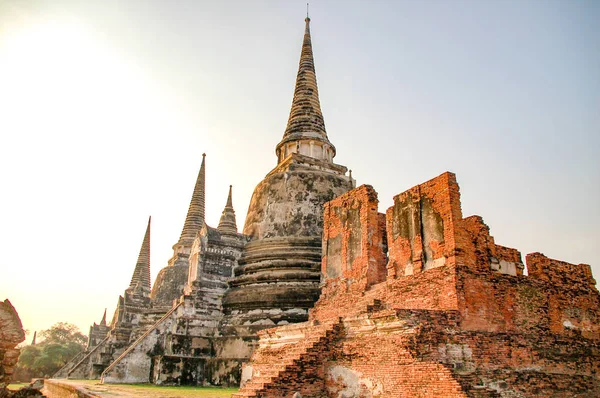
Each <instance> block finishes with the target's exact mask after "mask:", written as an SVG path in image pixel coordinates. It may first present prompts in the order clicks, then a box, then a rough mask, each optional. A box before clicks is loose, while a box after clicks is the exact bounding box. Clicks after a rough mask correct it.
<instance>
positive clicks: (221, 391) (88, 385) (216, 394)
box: [60, 380, 238, 398]
mask: <svg viewBox="0 0 600 398" xmlns="http://www.w3.org/2000/svg"><path fill="white" fill-rule="evenodd" d="M60 381H61V382H66V383H69V384H75V385H77V386H80V387H84V388H85V389H87V390H89V391H91V392H93V393H96V394H98V395H102V396H103V397H104V396H106V397H109V396H114V397H132V398H133V397H135V398H138V397H139V398H141V397H144V398H187V397H199V398H222V397H228V398H229V397H230V396H231V394H233V393H235V392H237V391H238V389H237V388H221V387H191V386H181V387H174V386H169V387H162V386H156V385H153V384H100V382H99V381H98V380H60Z"/></svg>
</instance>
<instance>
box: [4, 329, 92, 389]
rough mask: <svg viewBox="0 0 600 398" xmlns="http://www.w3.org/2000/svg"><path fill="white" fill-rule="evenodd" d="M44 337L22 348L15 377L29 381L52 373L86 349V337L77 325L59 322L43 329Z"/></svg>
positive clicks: (41, 335) (42, 335) (41, 334)
mask: <svg viewBox="0 0 600 398" xmlns="http://www.w3.org/2000/svg"><path fill="white" fill-rule="evenodd" d="M39 336H40V337H41V338H42V339H43V340H42V341H41V342H40V343H38V344H36V345H28V346H25V347H23V348H22V349H21V355H20V356H19V362H18V363H17V368H16V372H15V376H16V377H15V378H16V379H18V380H23V381H27V380H29V379H31V378H34V377H44V376H46V375H52V374H54V373H56V372H57V371H58V370H59V369H60V368H62V367H63V366H64V365H65V364H66V363H67V362H69V361H70V360H71V358H73V357H74V356H75V355H77V354H79V353H80V352H81V351H83V350H84V349H85V343H86V341H87V339H86V337H85V336H84V335H83V334H81V332H80V331H79V329H78V328H77V326H75V325H71V324H70V323H66V322H59V323H57V324H55V325H53V326H52V327H50V329H47V330H44V331H42V332H41V333H40V334H39Z"/></svg>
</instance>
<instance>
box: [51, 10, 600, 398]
mask: <svg viewBox="0 0 600 398" xmlns="http://www.w3.org/2000/svg"><path fill="white" fill-rule="evenodd" d="M275 155H276V159H277V163H276V165H275V167H274V168H273V170H271V171H270V172H269V173H268V174H267V175H266V176H265V178H264V179H263V180H262V181H261V182H260V183H258V185H257V186H256V188H255V191H254V193H253V196H252V199H251V202H250V206H249V209H248V213H247V217H246V222H245V226H244V228H243V231H242V233H239V232H238V229H237V224H236V217H235V211H234V208H233V204H232V203H233V202H232V188H231V187H230V189H229V192H228V196H227V199H226V201H225V202H226V204H225V207H224V210H223V213H222V215H221V219H220V222H219V225H218V226H217V227H216V228H214V227H211V226H209V225H207V224H206V222H205V206H204V200H205V195H206V191H205V175H206V172H207V164H206V158H205V155H203V156H202V160H201V166H200V171H199V173H198V177H197V179H196V182H195V185H194V190H193V194H192V199H191V202H190V206H189V210H188V213H187V216H186V219H185V222H184V226H183V229H182V232H181V236H180V238H179V240H178V241H177V243H176V244H175V245H173V257H172V258H171V259H170V260H169V262H168V265H167V266H166V267H164V268H163V269H161V270H160V272H159V274H158V277H157V279H156V281H155V282H154V285H153V286H151V284H150V220H149V222H148V226H147V228H146V232H145V235H144V238H143V240H142V246H141V249H140V254H139V258H138V261H137V264H136V266H135V268H134V272H133V276H132V279H131V282H130V284H129V287H127V288H126V289H125V291H124V293H123V295H122V296H120V297H119V298H118V304H117V309H116V311H115V313H114V316H113V318H112V321H111V322H110V323H107V319H106V314H104V317H103V318H102V321H100V323H99V324H94V325H93V326H92V327H91V328H90V338H89V343H88V347H87V349H86V351H85V352H83V353H82V354H80V355H79V356H78V357H77V358H75V359H74V360H73V361H71V362H70V363H69V364H67V365H66V366H65V367H64V368H63V369H61V371H60V372H59V373H58V375H56V376H58V377H70V378H92V379H93V378H101V379H102V380H103V382H106V383H144V382H151V383H155V384H175V385H224V386H230V385H239V384H240V382H241V383H242V386H243V387H242V389H241V390H240V392H239V393H238V394H236V396H237V397H292V396H294V395H295V394H299V395H300V396H302V397H305V398H306V397H322V396H330V397H342V396H343V397H396V396H397V397H401V396H402V397H404V396H407V397H408V396H420V397H433V396H437V397H465V396H475V397H500V396H502V397H534V396H544V395H547V396H556V397H563V396H564V397H566V396H569V397H572V396H578V397H595V396H600V382H599V380H598V374H599V371H600V358H599V355H600V354H599V353H600V350H599V348H600V326H599V308H600V296H599V294H598V290H597V289H596V287H595V281H594V279H593V277H592V274H591V270H590V267H589V266H588V265H583V264H580V265H574V264H569V263H565V262H562V261H558V260H553V259H549V258H547V257H545V256H544V255H542V254H540V253H534V254H530V255H527V256H526V263H527V267H525V264H524V263H523V261H522V258H521V253H520V252H519V251H518V250H516V249H512V248H507V247H504V246H500V245H497V244H496V243H495V241H494V238H493V237H492V236H491V235H490V233H489V228H488V227H487V226H486V225H485V223H484V222H483V219H482V218H481V217H479V216H471V217H466V218H463V216H462V211H461V205H460V195H459V190H458V185H457V183H456V178H455V176H454V174H452V173H449V172H447V173H444V174H442V175H440V176H439V177H436V178H434V179H433V180H431V181H428V182H425V183H423V184H420V185H418V186H416V187H413V188H411V189H409V190H408V191H406V192H403V193H401V194H399V195H397V196H396V197H395V198H394V205H393V206H392V207H390V208H389V209H387V211H386V213H385V214H382V213H379V212H378V209H377V206H378V199H377V193H376V192H375V191H374V189H373V188H372V187H370V186H368V185H363V186H361V187H359V188H355V186H356V184H355V181H354V180H353V178H352V176H351V173H348V169H347V168H346V167H344V166H341V165H338V164H335V163H333V158H334V157H335V155H336V148H335V146H334V145H333V144H332V143H331V142H330V140H329V137H328V135H327V132H326V130H325V123H324V119H323V115H322V112H321V109H320V103H319V96H318V89H317V82H316V75H315V69H314V60H313V55H312V43H311V36H310V19H309V18H307V19H306V25H305V33H304V39H303V44H302V52H301V56H300V64H299V69H298V75H297V79H296V86H295V91H294V97H293V101H292V106H291V111H290V115H289V120H288V123H287V127H286V129H285V132H284V135H283V138H282V139H281V141H280V142H279V143H278V144H277V145H276V147H275ZM525 269H527V275H525ZM125 286H126V284H125ZM295 396H298V395H295Z"/></svg>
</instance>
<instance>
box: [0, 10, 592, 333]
mask: <svg viewBox="0 0 600 398" xmlns="http://www.w3.org/2000/svg"><path fill="white" fill-rule="evenodd" d="M305 13H306V3H305V2H304V1H252V2H250V1H237V2H234V1H176V2H174V1H96V2H91V1H88V2H85V1H75V0H73V1H61V0H53V1H50V0H48V1H33V0H32V1H16V0H0V193H1V194H0V299H2V300H3V299H4V298H9V299H10V300H11V302H12V303H13V305H14V306H15V307H16V309H17V311H18V312H19V314H20V316H21V319H22V321H23V324H24V327H25V328H26V329H29V330H30V331H31V334H32V332H33V331H34V330H41V329H46V328H48V327H50V326H51V325H52V324H54V323H56V322H60V321H66V322H71V323H74V324H76V325H77V326H79V327H80V328H81V329H82V331H83V332H84V333H87V331H88V328H89V325H90V324H91V323H92V322H94V321H95V322H98V321H99V320H100V318H101V316H102V313H103V311H104V308H108V312H109V318H110V316H112V312H113V311H114V309H115V305H116V303H117V299H118V296H119V295H120V294H122V293H123V291H124V290H125V288H127V286H128V285H129V281H130V278H131V274H132V272H133V269H134V266H135V263H136V259H137V255H138V252H139V248H140V245H141V243H142V239H143V236H144V230H145V227H146V222H147V219H148V216H149V215H152V237H151V247H152V248H151V269H152V279H153V280H154V278H155V277H156V274H157V273H158V271H159V270H160V269H161V268H162V267H164V266H166V264H167V260H168V259H169V258H170V256H171V254H172V249H171V246H172V245H173V244H174V243H175V242H176V241H177V240H178V238H179V234H180V232H181V228H182V226H183V222H184V219H185V214H186V211H187V207H188V204H189V200H190V198H191V194H192V189H193V186H194V182H195V178H196V175H197V173H198V168H199V166H200V162H201V160H202V156H201V154H202V153H203V152H206V153H207V158H206V168H207V174H206V176H207V177H206V178H207V198H206V207H207V222H208V224H209V225H212V226H216V225H217V224H218V220H219V217H220V214H221V211H222V209H223V206H224V205H225V201H226V197H227V189H228V186H229V184H233V194H234V196H233V202H234V207H235V209H236V212H237V220H238V228H239V229H240V230H241V229H242V227H243V222H244V218H245V213H246V211H247V208H248V203H249V201H250V196H251V194H252V190H253V189H254V187H255V186H256V184H257V183H258V182H260V181H261V179H262V178H263V177H264V176H265V174H267V173H268V172H269V171H270V170H271V169H272V168H273V167H274V166H275V164H276V157H275V153H274V151H275V145H276V144H277V143H278V142H279V140H280V139H281V137H282V135H283V132H284V130H285V125H286V122H287V118H288V115H289V108H290V104H291V101H292V95H293V88H294V82H295V77H296V72H297V68H298V60H299V57H300V49H301V43H302V35H303V30H304V17H305ZM310 14H311V20H312V22H311V33H312V39H313V50H314V56H315V67H316V71H317V79H318V84H319V92H320V99H321V106H322V110H323V114H324V117H325V124H326V128H327V132H328V135H329V138H330V140H331V141H332V142H333V144H334V145H335V146H336V148H337V154H338V156H337V157H336V158H335V161H336V162H337V163H339V164H343V165H345V166H347V167H349V168H350V169H352V170H353V176H354V177H355V178H356V179H357V182H358V184H371V185H373V186H374V188H375V189H376V190H377V191H378V192H379V198H380V211H381V212H383V211H385V209H387V208H388V207H389V206H390V205H391V204H392V197H393V196H394V195H396V194H398V193H400V192H403V191H404V190H406V189H408V188H410V187H412V186H414V185H416V184H419V183H421V182H424V181H426V180H429V179H431V178H433V177H435V176H437V175H439V174H441V173H442V172H444V171H446V170H450V171H452V172H454V173H456V174H457V178H458V182H459V184H460V187H461V195H462V205H463V206H462V208H463V214H464V216H469V215H472V214H478V215H481V216H482V217H483V218H484V220H485V222H486V223H487V224H488V225H489V226H490V228H491V233H492V235H493V236H494V237H495V240H496V243H498V244H501V245H505V246H509V247H514V248H517V249H519V250H520V251H521V253H522V254H523V257H524V256H525V254H527V253H531V252H535V251H540V252H542V253H544V254H546V255H547V256H549V257H552V258H558V259H561V260H564V261H568V262H572V263H588V264H592V268H593V272H594V275H595V277H596V278H600V254H599V253H600V250H599V247H598V246H599V242H600V232H599V228H598V226H599V225H600V160H599V157H598V152H599V151H600V131H599V129H600V24H598V21H599V20H600V2H598V1H595V0H590V1H575V0H574V1H550V0H548V1H542V0H533V1H526V0H518V1H517V0H514V1H513V0H497V1H493V0H490V1H475V0H473V1H441V0H440V1H434V0H426V1H416V0H415V1H364V0H361V1H324V0H321V1H313V2H311V5H310ZM28 339H29V340H30V339H31V337H30V336H28Z"/></svg>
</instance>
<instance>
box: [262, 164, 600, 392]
mask: <svg viewBox="0 0 600 398" xmlns="http://www.w3.org/2000/svg"><path fill="white" fill-rule="evenodd" d="M324 220H325V224H324V235H323V248H324V252H323V254H324V256H323V262H322V271H323V281H322V282H323V283H322V285H323V291H322V294H321V297H320V299H319V301H318V302H317V303H316V305H315V307H314V308H313V309H312V310H311V312H310V316H309V319H310V322H314V325H319V324H325V323H327V322H331V321H332V320H335V319H338V318H342V319H343V325H344V328H343V332H342V333H340V334H339V336H338V337H337V338H336V339H334V340H332V341H331V342H330V345H329V346H327V347H326V349H323V350H320V351H318V352H316V353H315V354H314V355H315V356H314V357H313V359H314V361H315V362H314V363H313V364H318V372H316V373H314V375H317V376H315V377H316V379H315V380H312V379H311V380H308V379H307V380H304V379H303V378H302V376H301V375H302V373H296V374H294V373H293V372H294V370H293V369H294V368H292V369H291V370H290V369H288V370H287V371H286V372H287V373H286V383H291V382H292V381H294V380H296V381H298V380H299V382H296V381H294V388H295V391H300V390H301V388H302V386H303V383H308V384H307V388H308V389H307V390H303V391H305V392H307V394H308V395H307V396H313V395H310V394H312V392H310V391H311V390H310V385H312V386H318V389H321V388H323V387H322V386H323V385H322V384H321V383H322V382H323V381H324V382H325V384H324V385H325V387H324V388H325V390H326V391H327V394H328V395H327V396H355V397H374V396H385V397H396V396H398V397H400V396H421V397H440V396H443V397H454V396H456V397H463V396H476V397H499V396H523V397H538V396H556V397H572V396H578V397H596V396H600V380H599V379H598V374H600V327H599V325H600V294H599V293H598V291H597V289H596V288H595V281H594V279H593V278H592V275H591V270H590V267H589V266H587V265H582V264H580V265H574V264H569V263H566V262H563V261H558V260H553V259H549V258H547V257H545V256H543V255H542V254H539V253H534V254H531V255H528V256H527V267H528V271H529V275H528V276H527V275H524V274H523V269H524V265H523V263H522V260H521V253H520V252H519V251H518V250H516V249H513V248H508V247H504V246H500V245H497V244H496V243H495V240H494V238H493V237H492V236H491V235H490V230H489V227H488V226H487V225H486V224H485V223H484V221H483V219H482V218H481V217H479V216H470V217H466V218H463V217H462V212H461V209H460V196H459V190H458V185H457V183H456V178H455V176H454V175H453V174H452V173H444V174H442V175H440V176H439V177H436V178H434V179H432V180H430V181H428V182H426V183H424V184H421V185H418V186H416V187H413V188H411V189H409V190H408V191H406V192H403V193H401V194H400V195H397V196H396V197H395V198H394V205H393V206H392V207H391V208H390V209H388V210H387V212H386V216H385V226H386V227H385V228H384V227H383V217H382V215H381V214H380V213H378V211H377V194H376V192H375V191H374V190H373V188H372V187H370V186H362V187H359V188H357V189H355V190H353V191H350V192H348V193H347V194H345V195H343V196H341V197H340V198H338V199H335V200H333V201H331V202H329V203H327V204H326V207H325V217H324ZM386 248H387V249H388V251H387V263H386ZM382 270H385V271H386V273H387V277H386V278H385V280H383V279H384V278H383V275H384V274H383V273H382ZM378 281H381V282H379V283H377V282H378ZM310 322H309V323H307V326H306V327H311V326H310V325H311V323H310ZM274 330H278V329H274ZM261 342H262V339H261ZM260 350H261V349H260V348H259V351H260ZM281 355H282V356H284V357H285V354H283V353H282V354H281ZM302 363H305V362H302ZM299 364H301V363H299ZM303 366H304V365H303ZM311 366H312V365H311ZM315 366H317V365H315ZM298 369H300V368H298ZM303 369H304V368H303ZM311 369H313V370H314V369H316V368H311ZM290 372H291V373H290ZM322 378H324V380H323V379H322ZM278 383H279V384H278ZM267 384H268V383H267ZM281 388H282V386H281V383H280V382H273V384H272V385H270V386H269V389H270V391H280V392H282V391H283V390H281ZM286 391H287V392H286V393H291V391H292V390H289V389H288V390H286ZM266 396H271V395H266ZM272 396H287V395H276V394H275V395H272ZM303 396H304V395H303ZM315 396H316V395H315Z"/></svg>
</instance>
